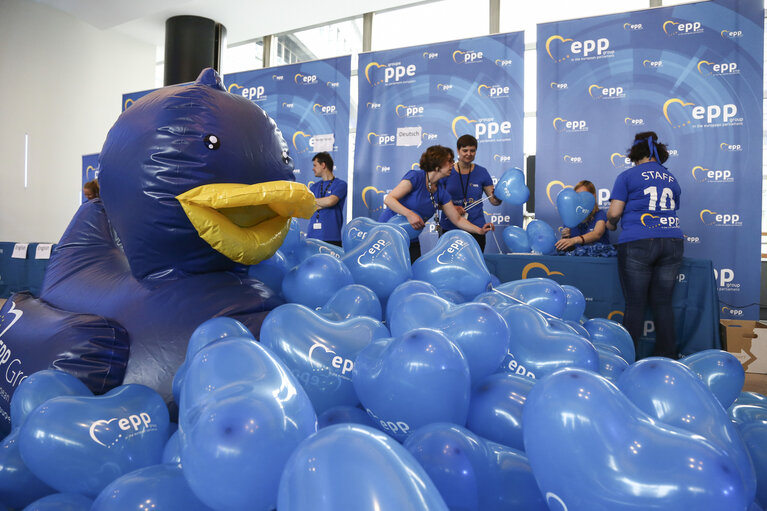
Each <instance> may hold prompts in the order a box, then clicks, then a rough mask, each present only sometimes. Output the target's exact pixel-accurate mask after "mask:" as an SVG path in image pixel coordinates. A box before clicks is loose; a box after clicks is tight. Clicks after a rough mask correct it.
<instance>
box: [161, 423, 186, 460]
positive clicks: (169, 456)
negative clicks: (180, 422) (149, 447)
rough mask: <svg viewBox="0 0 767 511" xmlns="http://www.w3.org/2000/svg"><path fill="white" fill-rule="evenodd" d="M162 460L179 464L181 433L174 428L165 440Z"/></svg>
mask: <svg viewBox="0 0 767 511" xmlns="http://www.w3.org/2000/svg"><path fill="white" fill-rule="evenodd" d="M162 462H163V463H170V464H171V465H181V433H180V432H179V431H178V430H176V431H174V432H173V434H172V435H171V436H170V438H169V439H168V441H167V442H165V448H163V450H162Z"/></svg>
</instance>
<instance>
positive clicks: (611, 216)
mask: <svg viewBox="0 0 767 511" xmlns="http://www.w3.org/2000/svg"><path fill="white" fill-rule="evenodd" d="M625 207H626V203H625V202H623V201H622V200H618V199H613V200H611V201H610V209H608V210H607V224H605V227H607V229H608V230H610V231H614V230H615V228H616V227H617V226H618V220H620V219H621V216H623V208H625Z"/></svg>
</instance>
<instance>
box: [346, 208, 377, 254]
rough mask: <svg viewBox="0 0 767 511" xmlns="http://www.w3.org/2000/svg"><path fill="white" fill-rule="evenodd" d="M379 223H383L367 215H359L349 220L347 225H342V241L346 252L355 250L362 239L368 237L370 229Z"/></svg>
mask: <svg viewBox="0 0 767 511" xmlns="http://www.w3.org/2000/svg"><path fill="white" fill-rule="evenodd" d="M377 225H381V223H380V222H376V221H375V220H373V219H372V218H368V217H366V216H358V217H357V218H352V219H351V220H349V221H348V222H347V223H346V225H344V226H343V227H341V240H342V241H341V243H342V244H343V247H344V252H349V251H350V250H353V249H354V248H355V247H356V246H357V245H359V244H360V242H362V240H364V239H365V238H367V236H368V231H370V229H372V228H373V227H375V226H377Z"/></svg>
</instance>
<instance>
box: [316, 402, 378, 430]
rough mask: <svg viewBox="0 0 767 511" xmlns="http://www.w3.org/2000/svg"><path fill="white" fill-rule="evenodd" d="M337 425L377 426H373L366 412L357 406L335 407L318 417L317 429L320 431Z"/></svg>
mask: <svg viewBox="0 0 767 511" xmlns="http://www.w3.org/2000/svg"><path fill="white" fill-rule="evenodd" d="M336 424H361V425H363V426H367V427H369V428H374V427H375V424H373V421H372V420H371V419H370V416H369V415H368V414H367V413H366V412H365V410H363V409H361V408H357V407H356V406H345V405H341V406H334V407H333V408H328V409H327V410H325V411H324V412H322V413H321V414H320V415H319V416H318V417H317V427H318V428H319V429H322V428H327V427H328V426H334V425H336Z"/></svg>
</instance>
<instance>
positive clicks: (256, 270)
mask: <svg viewBox="0 0 767 511" xmlns="http://www.w3.org/2000/svg"><path fill="white" fill-rule="evenodd" d="M296 264H298V261H295V262H294V260H291V259H288V257H287V256H286V255H285V254H284V253H283V252H282V251H281V250H278V251H277V252H275V253H274V255H273V256H272V257H270V258H269V259H264V260H263V261H261V262H260V263H258V264H254V265H253V266H250V267H248V276H249V277H253V278H255V279H258V280H260V281H261V282H263V283H264V284H266V285H267V286H268V287H269V289H272V290H274V291H278V292H282V281H283V280H284V279H285V275H287V274H288V272H289V271H290V269H291V268H293V267H294V266H295V265H296Z"/></svg>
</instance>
